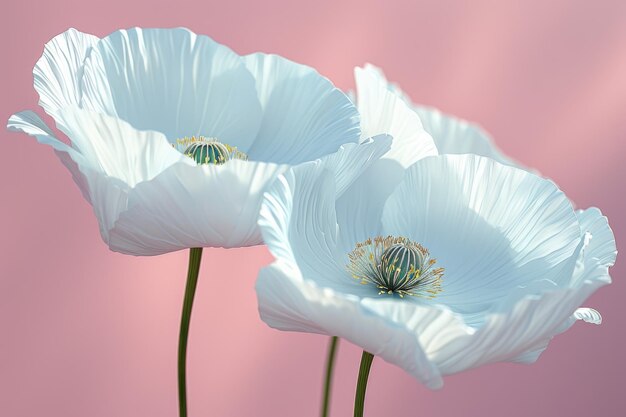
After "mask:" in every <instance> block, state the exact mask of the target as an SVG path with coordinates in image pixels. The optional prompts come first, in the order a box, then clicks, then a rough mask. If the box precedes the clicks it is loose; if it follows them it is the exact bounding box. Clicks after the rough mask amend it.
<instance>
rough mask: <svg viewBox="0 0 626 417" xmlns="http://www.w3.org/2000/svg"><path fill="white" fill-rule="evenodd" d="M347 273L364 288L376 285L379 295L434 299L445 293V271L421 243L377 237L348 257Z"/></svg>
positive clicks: (365, 242)
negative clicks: (442, 284)
mask: <svg viewBox="0 0 626 417" xmlns="http://www.w3.org/2000/svg"><path fill="white" fill-rule="evenodd" d="M348 258H349V260H350V263H349V264H348V265H347V269H348V271H349V272H350V273H351V274H352V276H353V277H354V278H355V279H358V280H360V281H361V284H366V285H367V284H372V285H375V286H376V288H378V289H379V290H380V291H379V292H378V294H398V295H399V296H400V297H404V296H405V295H412V296H415V297H425V298H429V299H432V298H435V296H436V295H437V294H439V293H440V292H441V291H443V290H442V288H441V281H442V277H443V268H435V267H434V265H435V263H436V262H437V260H436V259H433V258H431V257H430V254H429V253H428V250H427V249H426V248H424V247H423V246H422V245H420V244H419V243H415V242H413V241H411V240H409V239H407V238H405V237H394V236H387V237H382V236H378V237H375V238H374V239H367V240H366V241H364V242H360V243H357V245H356V247H355V248H354V250H353V251H352V252H350V253H349V254H348Z"/></svg>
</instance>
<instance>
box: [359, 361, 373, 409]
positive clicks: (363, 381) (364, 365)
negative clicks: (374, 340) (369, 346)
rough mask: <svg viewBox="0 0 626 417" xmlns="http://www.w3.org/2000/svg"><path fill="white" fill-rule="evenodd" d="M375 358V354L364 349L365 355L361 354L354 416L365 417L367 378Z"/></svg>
mask: <svg viewBox="0 0 626 417" xmlns="http://www.w3.org/2000/svg"><path fill="white" fill-rule="evenodd" d="M373 360H374V355H372V354H371V353H369V352H366V351H363V355H362V356H361V367H360V368H359V379H358V380H357V384H356V395H355V397H354V417H363V408H364V406H365V390H366V389H367V378H368V377H369V375H370V368H371V367H372V361H373Z"/></svg>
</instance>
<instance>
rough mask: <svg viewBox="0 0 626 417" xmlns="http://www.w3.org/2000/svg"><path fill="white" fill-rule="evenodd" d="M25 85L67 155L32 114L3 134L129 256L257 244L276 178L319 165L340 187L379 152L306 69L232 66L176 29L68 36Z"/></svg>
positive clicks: (210, 46) (338, 98) (236, 59)
mask: <svg viewBox="0 0 626 417" xmlns="http://www.w3.org/2000/svg"><path fill="white" fill-rule="evenodd" d="M34 77H35V89H36V90H37V92H38V93H39V96H40V105H41V106H42V107H43V109H44V110H45V111H46V112H47V113H48V114H49V115H50V116H52V117H53V118H54V119H55V122H56V124H57V126H58V128H59V129H60V130H61V131H63V133H65V134H66V135H67V136H68V137H69V138H70V140H71V145H67V144H66V143H64V142H62V141H60V140H58V139H57V138H56V137H55V134H54V133H53V131H52V130H51V129H50V128H48V127H47V126H46V125H45V124H44V122H43V121H42V120H41V119H40V118H39V117H38V116H37V115H36V114H35V113H34V112H32V111H24V112H21V113H17V114H15V115H13V116H12V117H11V118H10V120H9V123H8V127H9V129H11V130H15V131H22V132H25V133H27V134H29V135H32V136H35V137H36V138H37V140H38V141H39V142H41V143H44V144H47V145H50V146H51V147H53V148H54V150H55V151H56V153H57V155H58V156H59V158H60V159H61V161H62V162H63V163H64V164H65V166H66V167H67V168H68V169H69V170H70V171H71V173H72V175H73V177H74V180H75V182H76V183H77V184H78V186H79V187H80V189H81V191H82V193H83V195H84V196H85V198H86V199H87V200H88V201H89V203H90V204H91V205H92V206H93V209H94V212H95V214H96V216H97V218H98V221H99V225H100V232H101V235H102V237H103V239H104V241H105V242H106V243H107V244H108V245H109V247H110V248H111V249H112V250H115V251H119V252H123V253H128V254H134V255H157V254H161V253H166V252H170V251H175V250H179V249H184V248H190V247H206V246H223V247H238V246H249V245H256V244H259V243H261V235H260V232H259V229H258V227H257V225H256V219H257V215H258V210H259V207H260V204H261V196H262V192H263V190H264V189H265V187H266V185H267V184H268V183H269V182H270V181H272V180H273V179H274V178H275V177H276V176H277V175H278V174H280V173H281V172H283V171H285V170H286V169H287V168H288V167H289V166H292V165H297V164H300V163H303V162H306V161H312V160H316V159H322V161H323V163H324V164H325V166H327V167H328V168H329V169H331V170H333V172H335V174H336V175H335V176H336V181H337V187H338V188H339V190H340V191H341V189H345V188H346V187H347V186H348V185H349V184H350V183H351V182H352V180H353V179H354V178H355V177H356V176H357V175H358V174H359V173H360V172H361V170H362V169H364V168H365V167H366V166H367V165H368V164H369V163H370V162H372V161H374V160H376V159H378V158H379V157H380V156H381V155H383V154H384V153H385V152H387V151H388V149H389V147H390V142H391V139H390V137H389V136H387V135H381V136H378V137H376V138H373V139H367V140H363V138H362V137H361V135H360V128H359V117H358V112H357V110H356V109H355V107H354V106H353V105H352V104H351V102H350V101H349V99H348V98H347V97H346V96H345V95H344V94H343V93H342V92H341V91H339V90H338V89H337V88H335V87H334V86H333V85H332V83H331V82H330V81H329V80H327V79H326V78H324V77H322V76H320V75H319V74H318V73H317V72H316V71H315V70H313V69H312V68H309V67H306V66H304V65H300V64H296V63H294V62H291V61H289V60H287V59H284V58H281V57H279V56H276V55H266V54H261V53H257V54H252V55H247V56H244V57H240V56H239V55H237V54H235V53H234V52H233V51H231V50H230V49H229V48H227V47H225V46H222V45H220V44H218V43H216V42H214V41H213V40H211V39H210V38H208V37H206V36H201V35H196V34H194V33H192V32H190V31H189V30H186V29H181V28H179V29H139V28H135V29H130V30H121V31H118V32H114V33H112V34H110V35H109V36H106V37H104V38H102V39H99V38H97V37H95V36H93V35H89V34H85V33H81V32H79V31H76V30H73V29H71V30H68V31H67V32H65V33H63V34H61V35H58V36H57V37H55V38H54V39H52V40H51V41H50V42H49V43H48V44H47V45H46V47H45V50H44V53H43V56H42V57H41V59H40V60H39V61H38V62H37V64H36V66H35V68H34ZM379 133H387V132H379ZM359 142H361V143H360V144H359ZM189 156H190V157H189Z"/></svg>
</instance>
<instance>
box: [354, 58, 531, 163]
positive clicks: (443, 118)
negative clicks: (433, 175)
mask: <svg viewBox="0 0 626 417" xmlns="http://www.w3.org/2000/svg"><path fill="white" fill-rule="evenodd" d="M363 70H364V71H366V72H368V73H370V74H372V76H374V77H376V78H378V80H379V82H381V83H384V84H385V85H386V87H387V89H388V90H389V91H391V92H393V93H394V94H395V95H396V96H398V97H400V98H401V99H402V101H404V102H405V103H406V104H407V105H408V106H409V107H410V108H412V109H413V110H414V111H415V112H416V113H417V114H418V115H419V118H420V120H421V122H422V125H423V126H424V129H425V130H426V131H427V132H428V133H429V134H430V136H432V138H433V140H434V141H435V145H436V146H437V151H438V152H439V154H442V155H443V154H466V153H473V154H476V155H482V156H487V157H489V158H491V159H495V160H496V161H498V162H501V163H503V164H506V165H513V166H517V167H519V168H522V169H526V168H524V167H523V166H521V165H520V164H519V163H517V162H515V161H513V160H512V159H511V158H509V157H507V156H506V155H504V154H503V153H502V151H501V150H500V149H499V148H498V147H497V146H496V144H495V143H494V141H493V140H492V139H491V137H490V136H489V134H488V133H487V132H485V131H484V129H482V128H481V127H480V126H478V125H476V124H473V123H470V122H467V121H465V120H463V119H459V118H456V117H454V116H451V115H448V114H445V113H442V112H440V111H439V110H437V109H435V108H432V107H428V106H423V105H418V104H414V103H413V102H412V100H411V98H410V97H409V96H408V95H407V94H406V93H405V92H404V91H402V89H401V88H400V87H399V86H398V85H397V84H395V83H392V82H389V81H388V80H387V78H386V77H385V74H384V73H383V71H382V70H381V69H380V68H378V67H376V66H374V65H372V64H369V63H368V64H365V65H364V68H363Z"/></svg>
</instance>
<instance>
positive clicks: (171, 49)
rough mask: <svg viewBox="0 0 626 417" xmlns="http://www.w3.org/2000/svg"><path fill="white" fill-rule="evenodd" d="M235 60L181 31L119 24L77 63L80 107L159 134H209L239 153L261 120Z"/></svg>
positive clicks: (243, 69)
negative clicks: (80, 68)
mask: <svg viewBox="0 0 626 417" xmlns="http://www.w3.org/2000/svg"><path fill="white" fill-rule="evenodd" d="M254 84H255V83H254V79H253V78H252V75H251V74H250V72H249V71H248V70H247V69H246V67H245V65H244V64H243V61H242V60H241V58H240V57H239V56H238V55H237V54H235V53H234V52H233V51H231V50H230V49H229V48H227V47H225V46H222V45H220V44H218V43H216V42H214V41H213V40H211V39H210V38H208V37H207V36H202V35H196V34H194V33H192V32H191V31H189V30H187V29H182V28H177V29H140V28H134V29H129V30H121V31H117V32H114V33H112V34H110V35H109V36H107V37H105V38H103V39H102V40H101V41H100V42H99V43H98V44H97V45H96V46H95V47H94V49H93V50H92V52H91V54H90V55H89V57H88V58H87V60H86V61H85V66H84V75H83V83H82V89H83V97H82V106H83V107H85V108H87V109H92V110H94V111H96V112H100V113H106V114H108V115H111V116H115V117H118V118H120V119H123V120H126V121H127V122H129V123H130V124H131V125H132V126H133V127H135V128H136V129H141V130H156V131H159V132H162V133H163V134H165V136H167V138H168V139H169V140H170V141H173V140H175V139H177V138H183V137H185V136H192V135H196V136H198V135H203V136H207V137H216V138H218V139H219V140H220V141H221V142H226V143H228V144H230V145H232V146H237V147H238V148H239V149H240V150H242V151H244V152H246V151H247V150H248V148H249V146H250V144H251V143H252V141H253V140H254V138H255V136H256V133H257V130H258V128H259V125H260V121H261V107H260V104H259V101H258V98H257V94H256V90H255V87H254Z"/></svg>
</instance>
